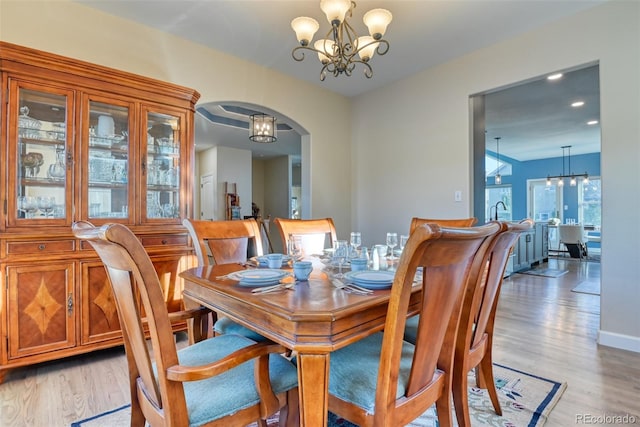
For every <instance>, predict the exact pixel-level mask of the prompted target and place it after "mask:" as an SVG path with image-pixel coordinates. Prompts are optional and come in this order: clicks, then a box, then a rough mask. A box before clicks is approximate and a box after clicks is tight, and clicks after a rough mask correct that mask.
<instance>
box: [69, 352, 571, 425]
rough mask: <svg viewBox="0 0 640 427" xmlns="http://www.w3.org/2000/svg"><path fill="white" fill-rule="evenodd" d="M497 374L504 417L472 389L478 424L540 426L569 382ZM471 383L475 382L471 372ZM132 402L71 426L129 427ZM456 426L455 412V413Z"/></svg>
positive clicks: (431, 415) (432, 420)
mask: <svg viewBox="0 0 640 427" xmlns="http://www.w3.org/2000/svg"><path fill="white" fill-rule="evenodd" d="M493 375H494V378H495V381H496V387H497V389H498V396H499V398H500V404H501V406H502V413H503V415H502V416H498V415H496V414H495V412H493V406H492V405H491V401H490V400H489V396H488V394H487V392H486V391H485V390H482V389H476V388H474V387H470V388H469V410H470V415H471V423H472V425H473V426H474V427H540V426H542V425H544V423H545V422H546V420H547V417H548V415H549V413H550V412H551V410H552V409H553V407H554V406H555V405H556V403H557V402H558V400H559V399H560V397H561V396H562V393H563V392H564V390H565V388H566V387H567V384H566V383H560V382H557V381H552V380H549V379H546V378H542V377H539V376H537V375H532V374H528V373H526V372H522V371H518V370H516V369H512V368H508V367H506V366H502V365H498V364H494V369H493ZM469 384H475V380H474V379H473V374H472V373H471V374H470V378H469ZM129 413H130V412H129V405H125V406H122V407H120V408H117V409H114V410H112V411H108V412H104V413H102V414H98V415H95V416H93V417H89V418H87V419H84V420H82V421H77V422H74V423H71V427H103V426H110V427H128V426H129ZM453 419H454V426H457V423H456V422H455V414H454V415H453ZM254 425H255V424H254ZM277 426H278V421H277V417H272V419H270V420H269V427H277ZM409 426H412V427H438V422H437V418H436V414H435V407H432V408H430V409H429V410H427V412H425V413H424V414H423V415H421V416H420V417H419V418H418V419H416V420H415V421H414V422H412V423H411V424H409ZM329 427H354V424H351V423H350V422H348V421H345V420H343V419H341V418H339V417H337V416H336V415H334V414H331V413H330V414H329Z"/></svg>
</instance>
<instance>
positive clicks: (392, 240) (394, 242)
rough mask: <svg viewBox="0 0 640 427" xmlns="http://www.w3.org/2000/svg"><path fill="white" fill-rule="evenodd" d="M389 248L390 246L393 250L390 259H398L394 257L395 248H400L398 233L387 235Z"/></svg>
mask: <svg viewBox="0 0 640 427" xmlns="http://www.w3.org/2000/svg"><path fill="white" fill-rule="evenodd" d="M387 246H389V249H390V250H391V253H390V254H389V259H390V260H391V259H396V257H395V256H393V248H395V247H396V246H398V233H387Z"/></svg>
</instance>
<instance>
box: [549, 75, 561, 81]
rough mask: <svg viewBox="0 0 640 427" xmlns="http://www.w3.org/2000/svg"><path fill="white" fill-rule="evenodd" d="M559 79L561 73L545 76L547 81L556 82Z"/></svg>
mask: <svg viewBox="0 0 640 427" xmlns="http://www.w3.org/2000/svg"><path fill="white" fill-rule="evenodd" d="M560 77H562V73H556V74H551V75H550V76H547V80H558V79H559V78H560Z"/></svg>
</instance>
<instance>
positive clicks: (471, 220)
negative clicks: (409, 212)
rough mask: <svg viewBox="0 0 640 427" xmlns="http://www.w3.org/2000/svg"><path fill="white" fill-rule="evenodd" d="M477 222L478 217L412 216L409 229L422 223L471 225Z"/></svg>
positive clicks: (454, 225) (451, 225)
mask: <svg viewBox="0 0 640 427" xmlns="http://www.w3.org/2000/svg"><path fill="white" fill-rule="evenodd" d="M477 222H478V218H475V217H471V218H448V219H435V218H418V217H413V218H412V219H411V226H410V227H409V231H410V232H411V231H413V230H414V229H415V228H416V227H418V226H419V225H422V224H438V225H439V226H441V227H473V226H474V225H475V224H476V223H477Z"/></svg>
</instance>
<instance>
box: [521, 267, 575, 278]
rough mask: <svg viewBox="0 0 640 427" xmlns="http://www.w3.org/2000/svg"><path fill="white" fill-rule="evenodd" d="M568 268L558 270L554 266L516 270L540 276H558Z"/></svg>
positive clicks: (565, 272) (566, 271) (563, 273)
mask: <svg viewBox="0 0 640 427" xmlns="http://www.w3.org/2000/svg"><path fill="white" fill-rule="evenodd" d="M568 272H569V270H558V269H555V268H534V269H531V270H527V271H518V273H520V274H528V275H530V276H542V277H560V276H563V275H565V274H567V273H568Z"/></svg>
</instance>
